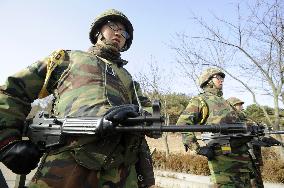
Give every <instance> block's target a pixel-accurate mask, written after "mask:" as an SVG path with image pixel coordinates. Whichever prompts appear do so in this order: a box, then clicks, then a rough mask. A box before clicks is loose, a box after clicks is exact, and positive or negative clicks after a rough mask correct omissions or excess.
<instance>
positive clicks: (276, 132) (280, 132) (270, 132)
mask: <svg viewBox="0 0 284 188" xmlns="http://www.w3.org/2000/svg"><path fill="white" fill-rule="evenodd" d="M265 133H266V134H284V131H268V132H265Z"/></svg>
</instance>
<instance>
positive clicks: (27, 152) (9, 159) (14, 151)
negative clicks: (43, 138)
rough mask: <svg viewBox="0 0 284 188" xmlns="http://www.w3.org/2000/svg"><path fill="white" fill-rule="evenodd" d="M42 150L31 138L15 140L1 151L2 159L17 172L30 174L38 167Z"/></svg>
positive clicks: (0, 158) (0, 159) (0, 156)
mask: <svg viewBox="0 0 284 188" xmlns="http://www.w3.org/2000/svg"><path fill="white" fill-rule="evenodd" d="M41 155H42V154H41V152H40V151H39V149H38V148H37V146H36V145H35V144H33V143H32V142H31V141H30V140H23V141H18V142H13V143H11V144H9V145H7V146H6V147H5V148H3V150H2V151H1V153H0V161H1V162H2V163H3V164H4V165H5V166H6V167H7V168H9V169H10V170H12V171H13V172H14V173H16V174H28V173H30V172H31V170H33V169H35V168H36V167H37V164H38V163H39V160H40V157H41Z"/></svg>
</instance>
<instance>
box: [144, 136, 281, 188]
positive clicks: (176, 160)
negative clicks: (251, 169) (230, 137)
mask: <svg viewBox="0 0 284 188" xmlns="http://www.w3.org/2000/svg"><path fill="white" fill-rule="evenodd" d="M147 140H148V144H149V146H150V149H152V150H153V149H154V148H156V152H155V153H154V154H153V161H154V168H156V169H161V170H171V171H175V172H183V173H190V174H197V175H209V174H210V173H209V168H208V165H207V159H206V158H205V157H203V156H199V155H193V154H189V153H185V151H184V147H183V145H182V143H181V138H180V136H179V135H178V134H169V135H168V144H169V149H170V154H169V156H168V157H166V154H165V144H164V142H163V141H162V138H161V139H157V140H153V139H147ZM262 156H263V167H262V168H261V169H262V177H263V180H264V181H265V182H274V183H284V161H283V160H280V155H279V152H278V151H277V149H276V147H271V148H262Z"/></svg>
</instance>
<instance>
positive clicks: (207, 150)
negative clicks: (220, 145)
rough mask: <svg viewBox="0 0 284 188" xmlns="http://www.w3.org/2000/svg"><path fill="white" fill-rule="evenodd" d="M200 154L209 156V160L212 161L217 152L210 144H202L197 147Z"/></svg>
mask: <svg viewBox="0 0 284 188" xmlns="http://www.w3.org/2000/svg"><path fill="white" fill-rule="evenodd" d="M196 153H197V154H198V155H203V156H205V157H207V159H208V161H211V160H212V159H214V157H215V152H214V149H213V148H212V147H209V146H202V147H200V148H199V149H197V152H196Z"/></svg>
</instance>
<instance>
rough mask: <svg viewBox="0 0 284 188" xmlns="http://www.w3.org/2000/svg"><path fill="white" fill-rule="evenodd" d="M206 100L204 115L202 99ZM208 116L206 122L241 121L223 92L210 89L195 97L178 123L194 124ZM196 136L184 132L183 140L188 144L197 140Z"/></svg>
mask: <svg viewBox="0 0 284 188" xmlns="http://www.w3.org/2000/svg"><path fill="white" fill-rule="evenodd" d="M200 98H201V99H202V100H204V101H205V103H206V107H207V108H208V111H207V113H208V114H207V115H205V116H204V114H202V113H204V111H203V108H204V104H202V100H201V99H200ZM204 117H206V119H205V121H204V124H211V125H212V124H220V123H236V122H240V119H239V116H238V113H237V112H236V111H235V110H234V109H233V108H232V106H231V105H230V104H229V103H228V102H227V101H226V100H225V99H224V98H223V97H222V93H221V92H219V91H217V90H214V89H208V90H206V89H205V90H204V93H201V94H199V95H198V96H196V97H193V98H192V99H191V100H190V101H189V104H188V105H187V107H186V109H185V110H184V111H183V113H182V114H181V115H180V117H179V119H178V121H177V125H193V124H200V122H201V121H202V119H203V118H204ZM195 141H196V137H195V134H194V133H184V134H183V142H184V144H187V143H188V142H195Z"/></svg>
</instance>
